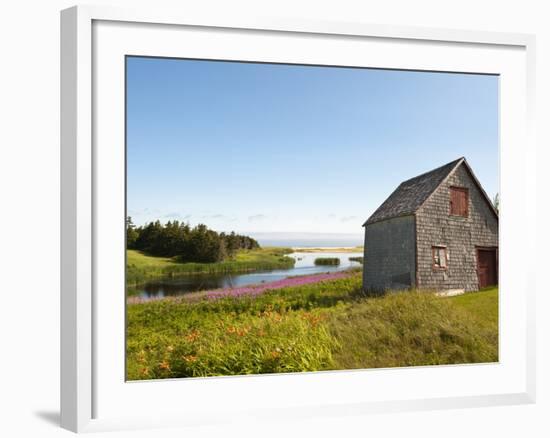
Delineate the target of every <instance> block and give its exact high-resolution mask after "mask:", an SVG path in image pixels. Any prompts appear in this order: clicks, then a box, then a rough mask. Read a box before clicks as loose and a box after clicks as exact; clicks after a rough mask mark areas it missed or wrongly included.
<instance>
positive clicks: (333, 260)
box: [315, 257, 340, 266]
mask: <svg viewBox="0 0 550 438" xmlns="http://www.w3.org/2000/svg"><path fill="white" fill-rule="evenodd" d="M315 264H316V265H333V266H337V265H339V264H340V259H339V258H338V257H317V258H316V259H315Z"/></svg>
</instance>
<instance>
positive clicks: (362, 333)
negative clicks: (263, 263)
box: [127, 271, 498, 380]
mask: <svg viewBox="0 0 550 438" xmlns="http://www.w3.org/2000/svg"><path fill="white" fill-rule="evenodd" d="M321 275H325V277H322V278H321V277H317V278H315V281H312V280H311V279H310V280H309V281H308V280H307V277H306V278H303V277H296V278H295V279H287V280H285V281H286V282H287V283H281V284H279V285H278V288H274V285H273V284H271V286H270V287H269V288H268V287H266V286H263V287H258V288H254V287H249V288H240V290H234V291H233V292H234V293H231V292H228V291H223V293H222V292H221V291H210V292H206V293H202V294H200V295H195V296H190V297H183V298H176V299H160V300H151V301H147V302H142V301H140V300H137V299H131V298H129V301H128V307H127V312H128V313H127V378H128V379H129V380H139V379H160V378H176V377H204V376H218V375H237V374H260V373H279V372H301V371H322V370H336V369H355V368H373V367H394V366H412V365H434V364H457V363H475V362H494V361H497V360H498V289H496V288H493V289H489V290H485V291H481V292H474V293H470V294H466V295H463V296H458V297H450V298H440V297H436V296H434V295H433V294H430V293H426V292H423V293H421V292H409V293H388V294H386V295H385V296H382V297H366V296H364V295H363V294H362V292H361V273H360V272H359V271H351V272H344V273H342V272H340V273H333V274H330V275H329V274H321ZM311 277H312V276H311ZM245 289H246V290H245Z"/></svg>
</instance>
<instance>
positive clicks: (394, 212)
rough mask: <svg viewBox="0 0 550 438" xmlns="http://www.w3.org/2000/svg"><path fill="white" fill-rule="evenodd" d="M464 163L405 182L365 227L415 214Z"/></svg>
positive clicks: (456, 161)
mask: <svg viewBox="0 0 550 438" xmlns="http://www.w3.org/2000/svg"><path fill="white" fill-rule="evenodd" d="M464 161H465V159H464V157H461V158H459V159H458V160H454V161H451V162H450V163H447V164H445V165H444V166H441V167H438V168H437V169H434V170H431V171H429V172H426V173H423V174H422V175H418V176H415V177H414V178H411V179H408V180H407V181H403V182H402V183H401V184H399V187H397V188H396V189H395V190H394V192H393V193H392V194H391V195H390V196H389V197H388V199H386V200H385V201H384V202H383V203H382V205H381V206H380V207H378V209H377V210H376V211H375V212H374V213H373V214H372V215H371V216H370V217H369V218H368V219H367V221H366V222H365V223H364V224H363V226H365V225H368V224H372V223H374V222H379V221H382V220H385V219H390V218H393V217H397V216H406V215H409V214H413V213H414V212H416V210H418V209H419V208H420V206H421V205H422V204H423V203H424V201H426V199H428V197H429V196H430V195H431V194H432V193H433V192H434V191H435V189H437V188H438V187H439V185H440V184H441V183H442V182H443V181H444V180H445V178H447V176H448V175H449V174H450V173H451V172H452V171H453V170H454V169H455V168H456V167H457V166H458V165H459V164H461V163H462V162H464Z"/></svg>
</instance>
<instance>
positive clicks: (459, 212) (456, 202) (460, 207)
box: [449, 186, 470, 217]
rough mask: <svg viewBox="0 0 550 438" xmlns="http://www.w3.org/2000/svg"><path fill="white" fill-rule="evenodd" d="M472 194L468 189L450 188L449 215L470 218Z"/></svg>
mask: <svg viewBox="0 0 550 438" xmlns="http://www.w3.org/2000/svg"><path fill="white" fill-rule="evenodd" d="M469 205H470V193H469V190H468V189H467V188H466V187H455V186H452V187H450V190H449V214H450V215H451V216H461V217H468V215H469Z"/></svg>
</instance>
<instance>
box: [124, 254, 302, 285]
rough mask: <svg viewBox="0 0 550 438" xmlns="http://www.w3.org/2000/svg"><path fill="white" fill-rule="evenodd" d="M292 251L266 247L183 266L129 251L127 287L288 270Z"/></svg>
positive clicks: (174, 259) (290, 264)
mask: <svg viewBox="0 0 550 438" xmlns="http://www.w3.org/2000/svg"><path fill="white" fill-rule="evenodd" d="M291 252H292V250H291V249H290V248H279V247H266V248H259V249H254V250H240V251H238V252H237V254H236V255H235V257H234V258H233V259H231V260H227V261H223V262H219V263H180V262H178V261H177V258H167V257H153V256H149V255H146V254H144V253H142V252H140V251H136V250H128V251H126V257H127V262H126V285H127V286H136V285H138V284H142V283H145V282H147V281H150V280H153V279H155V278H162V277H164V278H174V277H178V276H184V275H190V274H219V273H231V272H250V271H258V270H264V269H265V270H267V269H288V268H292V267H293V266H294V263H295V261H294V259H293V258H291V257H287V256H286V254H290V253H291Z"/></svg>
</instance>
